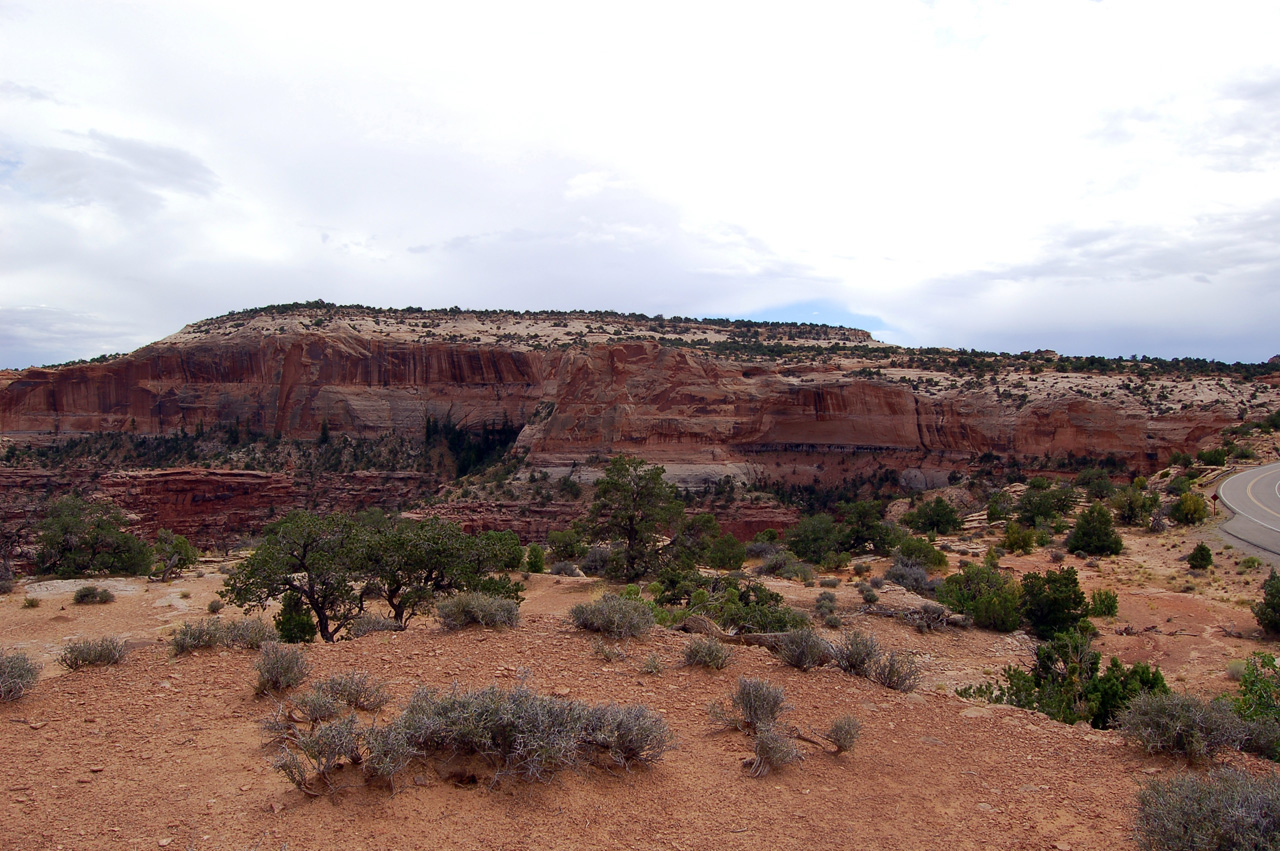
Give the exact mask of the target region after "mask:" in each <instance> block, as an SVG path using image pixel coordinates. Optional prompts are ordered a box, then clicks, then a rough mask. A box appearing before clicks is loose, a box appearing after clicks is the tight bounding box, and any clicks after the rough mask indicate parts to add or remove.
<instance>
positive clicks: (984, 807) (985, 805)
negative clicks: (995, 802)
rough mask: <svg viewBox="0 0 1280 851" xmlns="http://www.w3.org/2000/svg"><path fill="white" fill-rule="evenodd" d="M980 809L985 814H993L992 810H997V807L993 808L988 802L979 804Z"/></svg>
mask: <svg viewBox="0 0 1280 851" xmlns="http://www.w3.org/2000/svg"><path fill="white" fill-rule="evenodd" d="M978 809H980V810H982V811H983V812H984V813H989V812H991V811H992V810H994V809H995V807H993V806H991V805H990V804H988V803H987V802H985V801H983V802H982V803H981V804H978Z"/></svg>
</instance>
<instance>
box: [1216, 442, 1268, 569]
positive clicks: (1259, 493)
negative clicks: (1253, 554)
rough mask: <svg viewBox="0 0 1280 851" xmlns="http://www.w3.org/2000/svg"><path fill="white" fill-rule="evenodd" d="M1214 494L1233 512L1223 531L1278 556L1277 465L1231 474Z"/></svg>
mask: <svg viewBox="0 0 1280 851" xmlns="http://www.w3.org/2000/svg"><path fill="white" fill-rule="evenodd" d="M1218 496H1219V497H1220V498H1221V499H1222V501H1223V502H1224V503H1226V505H1227V507H1228V508H1230V509H1231V511H1232V513H1234V514H1235V517H1233V518H1231V520H1229V521H1228V522H1227V523H1226V525H1224V526H1223V528H1224V529H1225V530H1226V531H1227V532H1230V533H1231V534H1232V535H1235V536H1236V537H1237V538H1241V539H1243V540H1245V541H1248V542H1249V543H1251V544H1253V545H1255V546H1258V547H1262V549H1264V550H1267V551H1269V552H1273V553H1276V554H1277V555H1280V464H1268V465H1267V466H1265V467H1255V468H1254V469H1252V470H1245V471H1244V472H1243V473H1238V474H1237V475H1234V476H1232V477H1231V478H1229V479H1227V480H1226V481H1225V482H1223V483H1222V484H1221V485H1220V486H1219V487H1218Z"/></svg>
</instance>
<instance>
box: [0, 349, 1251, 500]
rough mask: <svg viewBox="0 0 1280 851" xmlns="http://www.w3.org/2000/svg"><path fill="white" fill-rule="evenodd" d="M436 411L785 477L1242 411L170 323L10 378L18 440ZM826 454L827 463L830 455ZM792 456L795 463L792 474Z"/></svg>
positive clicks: (384, 421)
mask: <svg viewBox="0 0 1280 851" xmlns="http://www.w3.org/2000/svg"><path fill="white" fill-rule="evenodd" d="M427 417H435V418H437V419H445V418H449V419H451V420H452V421H453V422H455V423H458V424H461V425H467V426H479V425H480V424H482V423H489V424H496V423H499V422H501V421H502V420H504V419H505V420H507V421H509V422H511V423H512V424H515V425H516V426H519V427H522V431H521V433H520V435H519V438H518V446H519V447H520V448H522V449H524V450H527V451H528V452H529V458H530V460H531V462H532V463H533V465H534V466H537V467H543V468H547V469H562V468H566V467H569V466H571V465H572V464H574V463H575V462H576V463H579V464H581V463H582V462H584V461H586V460H587V459H589V458H591V457H593V456H599V455H607V454H611V453H616V452H628V453H633V454H636V455H639V456H641V457H644V458H646V459H648V460H651V461H655V462H659V463H664V464H666V465H668V466H669V469H671V470H672V471H673V472H674V473H676V474H677V477H678V478H679V479H681V480H683V481H684V482H685V483H697V482H700V481H707V480H714V479H718V478H720V477H722V476H723V475H733V476H736V477H738V478H744V479H745V478H751V477H753V476H755V475H760V474H764V475H766V476H770V477H775V476H782V477H786V476H788V475H790V473H789V472H787V471H788V470H789V467H787V466H786V465H784V464H783V463H782V462H781V461H780V460H779V459H784V458H785V459H789V460H790V459H794V458H795V457H806V458H809V459H811V461H812V462H813V463H811V464H810V465H808V467H806V469H805V471H804V472H803V473H801V472H800V471H799V470H798V469H797V472H796V474H795V475H796V476H802V477H808V476H811V475H813V473H814V471H815V470H817V469H818V468H819V467H822V468H823V469H826V470H830V469H832V467H833V465H836V466H840V467H843V468H845V469H848V468H849V465H850V463H853V464H854V466H860V467H865V466H866V465H867V463H868V461H869V459H870V460H874V462H875V464H877V465H880V466H884V465H885V463H886V459H890V460H891V461H892V464H890V466H893V467H894V468H895V469H907V468H912V467H919V468H924V469H938V470H945V469H958V468H963V467H964V466H965V465H966V464H968V463H969V462H971V461H972V460H973V459H975V458H976V457H978V456H981V455H983V454H984V453H993V454H995V455H998V456H1002V457H1007V456H1015V457H1017V458H1019V459H1028V460H1032V461H1034V460H1035V459H1041V460H1043V459H1044V458H1045V457H1046V456H1047V457H1049V458H1060V457H1064V456H1068V455H1076V456H1093V457H1099V458H1100V457H1103V456H1106V455H1111V456H1113V457H1114V458H1115V459H1116V460H1117V462H1119V464H1120V465H1122V466H1123V467H1124V468H1126V469H1128V468H1134V469H1139V470H1144V471H1145V470H1150V469H1152V468H1154V467H1156V466H1158V465H1159V464H1161V463H1163V462H1165V461H1167V459H1168V457H1169V455H1170V454H1171V453H1172V452H1174V451H1179V450H1185V449H1188V448H1194V446H1195V445H1196V444H1197V443H1198V442H1199V441H1201V440H1202V439H1204V438H1206V437H1209V436H1211V435H1214V434H1216V433H1217V432H1218V431H1219V430H1220V429H1221V428H1223V427H1224V426H1225V425H1229V424H1231V423H1232V422H1235V421H1236V414H1235V411H1234V410H1232V409H1229V406H1228V405H1226V404H1217V403H1212V402H1209V403H1203V404H1199V405H1195V406H1184V408H1183V409H1182V410H1177V411H1174V412H1171V413H1167V414H1165V415H1161V416H1157V415H1154V414H1153V413H1151V412H1150V411H1149V410H1148V408H1147V407H1144V406H1143V405H1142V404H1140V402H1139V401H1138V400H1135V399H1132V398H1127V397H1123V396H1120V395H1114V396H1111V397H1110V398H1089V397H1088V396H1087V395H1080V394H1078V393H1075V394H1065V393H1058V394H1050V393H1045V394H1042V395H1040V396H1036V395H1031V396H1030V397H1029V398H1026V399H1021V400H1019V401H1017V402H1014V401H1012V400H1008V399H1005V398H1002V397H1001V395H1000V394H999V393H998V392H997V391H994V390H991V389H987V388H985V387H983V388H975V389H970V390H963V389H950V390H946V391H939V390H928V391H924V390H913V389H912V387H911V386H908V385H907V384H904V383H902V382H895V381H891V380H887V379H884V378H859V377H854V373H853V372H852V371H851V370H847V369H843V368H842V367H841V366H840V365H839V364H838V363H822V362H818V361H814V362H810V363H802V364H792V365H785V364H779V363H774V362H764V363H749V362H741V361H730V360H724V359H717V358H713V357H710V356H708V355H707V354H706V353H703V352H698V351H694V350H691V349H687V348H672V347H665V346H662V345H659V344H658V343H655V342H624V343H615V344H596V345H591V346H582V347H566V348H558V349H552V350H545V351H538V350H521V349H518V348H513V347H504V346H501V345H477V344H468V343H446V342H415V341H408V340H395V339H369V338H366V337H363V336H360V335H358V334H355V333H349V332H297V333H291V334H279V335H264V334H248V333H242V334H238V335H233V336H231V337H230V338H219V339H210V340H205V339H194V340H192V339H187V338H182V339H177V340H174V339H170V340H166V341H162V342H160V343H156V344H154V345H151V346H148V347H145V348H143V349H140V350H138V351H137V352H135V353H133V354H131V355H128V356H123V357H119V358H116V359H114V360H112V361H109V362H106V363H98V364H83V365H78V366H69V367H64V368H62V369H29V370H25V371H23V372H8V373H4V374H3V375H0V439H7V440H11V441H14V442H17V443H27V442H35V443H39V442H47V441H50V440H55V439H57V438H58V437H61V436H69V435H75V434H84V433H93V432H98V431H114V430H131V431H137V432H139V433H145V434H163V433H169V432H173V431H177V430H178V429H186V430H188V431H191V430H193V429H195V428H197V427H198V426H199V425H200V424H204V425H206V426H211V425H214V424H217V423H230V422H233V421H237V420H238V421H239V422H241V423H243V424H245V425H247V426H249V427H251V428H253V429H255V430H257V431H258V432H259V433H263V434H273V433H274V434H278V435H282V436H285V437H300V438H313V437H315V436H316V435H317V434H319V431H320V429H321V425H322V423H326V422H327V423H328V426H329V428H330V430H331V431H333V432H339V433H340V432H349V433H352V434H357V435H375V434H380V433H385V432H388V431H393V430H394V431H398V432H400V433H402V434H411V435H416V434H420V433H421V429H422V428H423V426H424V423H425V422H426V419H427ZM813 459H816V460H813ZM791 466H795V464H794V463H793V464H791ZM779 471H780V472H779Z"/></svg>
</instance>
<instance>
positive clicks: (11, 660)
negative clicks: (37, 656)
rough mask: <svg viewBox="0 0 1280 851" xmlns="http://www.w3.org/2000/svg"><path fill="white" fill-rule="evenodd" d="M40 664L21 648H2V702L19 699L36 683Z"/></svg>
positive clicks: (0, 668)
mask: <svg viewBox="0 0 1280 851" xmlns="http://www.w3.org/2000/svg"><path fill="white" fill-rule="evenodd" d="M38 676H40V665H39V664H38V663H36V662H32V661H31V659H29V658H28V657H27V654H26V653H23V652H22V651H21V650H13V651H8V650H0V702H3V701H10V700H17V699H18V698H20V697H22V696H23V695H24V694H26V693H27V692H29V691H31V687H32V686H34V685H35V684H36V678H37V677H38Z"/></svg>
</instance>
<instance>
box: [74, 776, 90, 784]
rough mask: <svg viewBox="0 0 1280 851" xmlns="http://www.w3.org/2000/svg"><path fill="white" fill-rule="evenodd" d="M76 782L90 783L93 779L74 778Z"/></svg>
mask: <svg viewBox="0 0 1280 851" xmlns="http://www.w3.org/2000/svg"><path fill="white" fill-rule="evenodd" d="M76 782H77V783H92V782H93V778H92V777H77V778H76Z"/></svg>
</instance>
